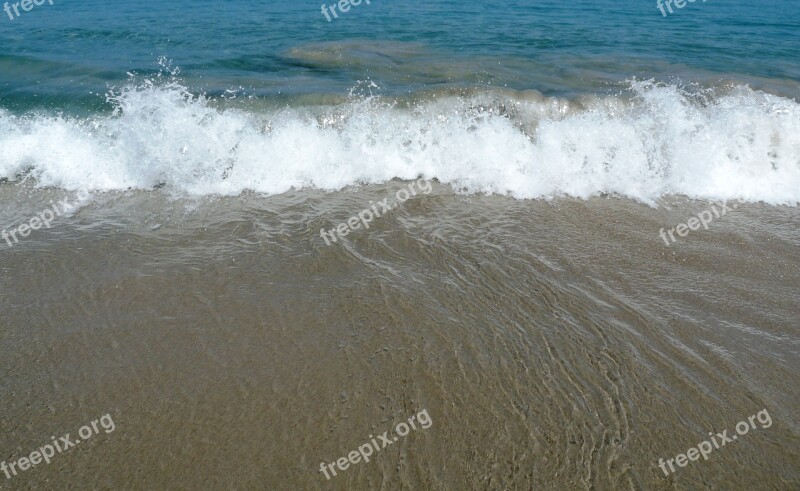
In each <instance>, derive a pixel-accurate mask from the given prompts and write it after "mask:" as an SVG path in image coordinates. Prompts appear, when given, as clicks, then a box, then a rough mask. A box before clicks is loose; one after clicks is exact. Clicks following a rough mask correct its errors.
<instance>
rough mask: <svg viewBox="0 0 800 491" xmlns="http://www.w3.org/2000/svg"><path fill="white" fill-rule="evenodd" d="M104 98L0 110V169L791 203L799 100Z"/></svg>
mask: <svg viewBox="0 0 800 491" xmlns="http://www.w3.org/2000/svg"><path fill="white" fill-rule="evenodd" d="M110 98H111V100H112V102H113V104H114V106H115V110H114V112H113V114H111V115H97V116H94V117H92V118H88V119H76V118H67V117H63V116H56V115H47V114H37V115H26V116H22V117H19V116H13V115H11V114H10V113H8V112H6V111H2V110H0V177H5V178H7V179H10V180H20V179H34V180H35V182H36V185H38V186H55V187H61V188H65V189H68V190H90V191H109V190H124V189H128V188H133V189H149V188H152V187H154V186H166V188H167V189H169V190H172V191H173V192H175V193H178V194H188V195H205V194H223V195H236V194H239V193H241V192H243V191H245V190H252V191H256V192H260V193H266V194H276V193H282V192H286V191H289V190H290V189H292V188H300V187H316V188H321V189H326V190H338V189H341V188H343V187H346V186H348V185H352V184H356V183H378V182H383V181H387V180H390V179H392V178H395V177H398V178H402V179H415V178H417V177H419V176H423V177H425V178H429V179H430V178H437V179H439V180H440V181H441V182H443V183H448V184H451V185H452V186H453V187H454V188H455V189H457V190H460V191H464V192H486V193H499V194H507V195H510V196H513V197H516V198H551V197H555V196H560V195H566V196H573V197H580V198H586V197H589V196H592V195H597V194H601V193H614V194H618V195H622V196H626V197H629V198H632V199H636V200H639V201H642V202H645V203H650V204H652V203H655V202H656V200H658V198H659V197H661V196H664V195H669V194H681V195H686V196H689V197H692V198H700V199H742V200H745V201H763V202H766V203H770V204H791V205H796V204H797V203H798V202H800V107H798V104H797V103H796V102H795V101H793V100H790V99H785V98H781V97H778V96H774V95H770V94H766V93H762V92H757V91H753V90H750V89H748V88H747V87H735V88H733V89H729V90H726V91H725V92H724V93H719V94H716V95H713V96H712V95H710V94H709V93H707V92H695V93H689V92H686V91H685V90H683V89H680V88H679V87H677V86H670V85H658V84H653V83H649V82H632V83H631V94H627V95H625V96H617V97H604V98H600V97H595V98H587V99H585V100H582V101H580V103H578V102H574V101H573V102H570V101H561V100H554V99H546V98H535V99H533V100H532V99H530V98H523V97H512V96H510V95H508V94H506V95H499V94H498V93H496V92H495V93H491V92H486V93H483V94H477V95H472V96H469V97H465V98H459V97H452V96H441V97H438V98H435V99H434V100H432V101H427V102H424V103H419V104H417V105H411V107H400V106H399V105H395V104H393V103H391V102H390V101H387V100H384V99H382V98H380V97H352V98H351V99H350V101H349V102H348V103H346V104H341V105H338V106H324V107H296V108H286V109H283V110H280V111H271V112H269V111H248V110H246V109H242V108H241V107H238V108H233V107H230V106H227V107H226V106H225V104H224V101H210V100H208V99H206V98H205V97H203V96H202V95H200V96H197V95H193V94H191V93H190V92H189V91H188V90H187V89H186V88H185V87H183V86H182V85H180V83H178V82H177V81H175V80H171V81H166V82H160V83H154V82H151V81H147V82H144V83H139V84H134V83H131V84H130V85H129V86H127V87H125V88H124V89H122V90H121V91H118V92H117V93H115V94H114V95H112V96H110Z"/></svg>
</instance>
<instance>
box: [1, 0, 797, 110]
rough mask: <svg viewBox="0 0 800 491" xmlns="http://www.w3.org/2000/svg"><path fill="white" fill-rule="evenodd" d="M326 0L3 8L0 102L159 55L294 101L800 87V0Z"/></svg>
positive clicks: (150, 0) (32, 101) (28, 97)
mask: <svg viewBox="0 0 800 491" xmlns="http://www.w3.org/2000/svg"><path fill="white" fill-rule="evenodd" d="M321 3H322V2H321V1H320V0H314V1H303V0H301V1H294V2H277V1H265V0H228V1H224V2H222V1H211V0H192V1H186V0H172V1H169V2H163V1H160V0H158V1H157V0H143V1H136V2H132V1H127V0H118V1H114V2H109V1H105V0H81V1H80V2H78V1H73V0H55V4H54V5H53V6H50V5H48V4H47V3H45V4H44V5H42V6H37V7H34V8H33V10H31V11H30V12H21V15H20V17H18V18H15V19H14V20H10V19H9V18H8V16H7V15H6V14H4V13H3V14H2V17H0V46H3V50H2V54H0V107H7V108H16V107H23V108H28V109H30V108H31V107H36V106H38V105H42V106H48V105H56V106H57V105H59V104H62V105H63V104H66V103H67V102H68V101H73V102H76V103H77V101H82V103H84V104H90V105H91V104H92V101H95V102H97V101H100V102H102V100H103V99H102V97H101V95H102V93H104V92H105V90H106V89H107V87H108V86H109V85H115V84H119V83H124V81H125V80H126V79H127V78H128V75H127V72H136V73H138V74H147V73H152V72H153V71H154V70H156V69H157V68H158V67H157V61H158V60H159V59H160V58H162V57H164V58H166V59H167V60H169V61H170V63H171V65H172V66H174V67H179V68H180V69H181V75H182V77H183V78H184V80H186V81H187V83H188V85H189V86H190V87H192V88H197V89H202V90H204V91H206V92H207V93H210V94H219V93H224V91H225V90H226V89H237V88H239V87H242V88H244V89H246V90H247V91H248V92H249V93H250V94H255V95H259V96H262V95H263V96H279V95H283V96H289V97H290V98H291V96H292V95H297V94H319V93H332V94H335V93H343V92H345V91H347V90H348V89H349V88H351V87H353V86H354V84H356V83H357V81H359V80H364V79H367V78H368V79H370V80H372V81H374V82H375V83H376V84H377V85H378V86H380V87H381V89H382V90H383V91H385V92H387V93H402V92H404V91H409V90H411V91H413V90H419V89H422V88H430V87H435V86H439V87H441V86H482V85H492V86H506V87H511V88H517V89H535V90H539V91H541V92H543V93H545V94H548V95H574V94H576V93H585V92H590V93H593V92H602V91H603V90H605V89H606V88H607V87H608V86H609V85H611V86H613V85H614V84H615V83H617V82H619V81H621V80H625V79H626V78H629V77H633V76H636V77H638V78H645V79H646V78H651V77H652V78H656V79H663V80H669V79H671V78H676V77H677V78H679V79H681V80H684V81H686V82H692V81H712V82H713V81H715V80H736V81H741V82H743V83H748V84H750V85H751V86H753V87H756V88H766V89H769V90H772V91H774V92H777V93H779V94H782V95H787V96H796V95H797V88H798V86H799V85H800V84H798V81H800V2H798V1H797V0H756V1H753V0H751V1H745V0H726V1H724V2H723V1H720V0H712V1H707V2H702V1H700V0H698V1H697V2H695V3H689V4H687V5H686V6H685V7H683V8H682V9H677V8H675V7H673V9H674V13H673V14H671V15H669V16H667V17H664V16H663V15H662V14H661V12H660V11H659V10H658V8H657V7H656V3H655V1H654V0H637V1H635V2H632V1H611V0H577V1H569V2H564V1H563V0H558V1H556V0H545V1H536V2H534V1H529V2H523V1H518V0H486V1H483V2H464V1H455V0H430V1H424V2H422V1H418V0H373V1H372V3H371V4H370V5H366V4H365V3H363V2H362V3H361V5H359V6H353V7H351V8H350V10H349V12H347V13H342V14H340V15H339V18H338V19H333V20H332V21H331V22H328V21H326V18H325V16H324V15H323V14H322V12H321V9H320V5H321ZM320 43H322V45H321V46H320ZM342 43H344V44H342ZM320 47H321V49H322V51H320V52H319V53H320V54H319V56H310V55H309V50H313V49H314V48H320ZM326 48H327V49H326ZM337 48H340V49H337ZM293 50H295V51H297V50H299V51H300V52H299V53H296V52H293ZM90 93H94V94H95V95H94V96H92V95H91V94H90Z"/></svg>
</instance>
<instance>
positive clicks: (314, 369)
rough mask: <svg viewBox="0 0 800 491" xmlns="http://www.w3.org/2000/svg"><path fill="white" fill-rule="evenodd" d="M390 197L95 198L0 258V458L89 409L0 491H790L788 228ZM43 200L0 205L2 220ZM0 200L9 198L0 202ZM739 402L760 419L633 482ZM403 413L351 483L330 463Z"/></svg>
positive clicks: (622, 204)
mask: <svg viewBox="0 0 800 491" xmlns="http://www.w3.org/2000/svg"><path fill="white" fill-rule="evenodd" d="M403 185H404V183H402V182H398V181H394V182H391V183H388V184H386V185H380V186H369V187H367V188H361V189H348V190H345V191H342V192H338V193H324V192H321V191H298V192H292V193H287V194H284V195H280V196H273V197H260V196H257V195H253V194H244V195H242V196H239V197H235V198H205V199H202V200H200V201H191V200H177V201H173V200H170V199H169V198H168V197H167V196H166V195H165V194H164V193H162V192H160V191H154V192H151V193H141V192H131V193H125V194H108V195H100V196H97V197H96V202H95V203H94V204H91V205H89V206H86V207H84V208H81V209H80V210H79V211H78V212H77V213H76V214H75V215H74V216H71V217H63V218H60V219H59V220H58V221H54V222H53V225H52V228H51V229H48V230H39V231H35V232H33V233H32V234H31V236H30V237H28V238H27V239H26V240H25V241H24V242H21V243H19V244H17V245H15V246H14V247H13V248H8V247H7V246H6V244H5V243H2V244H0V272H1V274H2V278H3V288H2V289H0V311H2V313H3V320H2V323H0V326H1V327H0V370H2V374H3V376H2V379H0V400H2V401H3V407H4V410H3V411H2V413H1V414H0V445H2V446H0V452H2V458H3V459H5V460H6V461H9V460H13V459H18V458H19V457H22V456H25V455H26V454H28V453H30V452H31V451H32V450H35V449H36V448H38V447H40V446H41V445H42V444H45V443H48V442H49V441H50V436H51V435H55V436H58V435H64V434H66V433H72V434H73V435H74V434H75V433H76V431H77V429H78V428H79V427H80V426H81V425H83V424H85V423H87V422H88V421H91V420H93V419H95V418H98V417H100V416H101V415H103V414H106V413H109V414H111V416H112V417H113V419H114V422H115V424H116V430H115V431H114V432H113V433H108V434H102V433H101V434H100V435H97V436H95V437H94V438H92V439H91V440H87V441H86V442H83V444H82V445H81V446H79V447H77V448H74V449H71V450H70V451H68V452H66V453H64V454H60V455H57V456H56V457H55V458H53V461H52V463H50V464H49V465H46V464H39V465H38V466H36V467H34V468H32V469H29V470H27V471H24V472H22V473H21V474H20V475H18V476H16V477H14V478H13V479H11V480H8V479H5V478H4V476H3V475H2V474H0V488H2V489H41V488H45V489H50V488H55V487H60V488H61V487H66V488H69V489H87V488H92V489H743V490H744V489H797V488H798V487H800V438H799V437H798V432H799V431H800V404H799V403H800V390H798V384H797V381H798V379H800V356H799V355H800V338H799V337H798V333H799V328H798V319H799V318H800V305H798V304H799V302H798V286H800V227H798V225H800V211H798V209H797V208H791V207H774V206H766V205H759V204H741V205H739V207H738V208H737V209H736V210H735V211H731V212H728V214H726V215H725V216H723V217H720V218H718V219H715V220H714V222H713V223H712V224H711V225H710V229H709V230H707V231H706V230H703V229H701V230H699V231H692V232H690V233H689V235H688V236H687V237H683V238H680V239H679V240H678V242H677V243H676V244H672V245H671V246H666V245H665V244H664V242H663V241H662V239H661V238H660V237H659V235H658V231H659V229H660V228H662V227H666V228H669V227H674V226H676V225H677V224H678V223H681V222H686V220H687V218H688V217H690V216H693V215H697V214H698V213H699V212H701V211H702V210H704V209H707V208H708V207H709V205H708V203H707V202H700V201H691V200H687V199H684V198H678V197H675V198H670V199H666V200H663V202H662V203H660V204H659V205H660V206H659V207H658V208H651V207H648V206H646V205H643V204H638V203H635V202H633V201H630V200H627V199H620V198H611V197H609V198H593V199H590V200H587V201H581V200H574V199H567V198H559V199H555V200H553V201H549V202H548V201H543V200H527V201H525V200H514V199H510V198H503V197H497V196H490V197H487V196H476V195H472V196H464V195H458V194H454V193H453V191H452V190H451V189H450V188H449V187H445V186H439V185H435V186H434V190H433V192H432V193H431V194H430V195H420V196H417V197H414V198H412V199H411V200H409V201H408V202H406V203H405V204H403V205H402V206H401V207H400V208H398V209H395V210H393V211H392V212H390V213H389V214H387V215H386V216H384V217H381V218H378V219H376V220H375V221H374V222H373V224H372V226H371V227H370V229H369V230H363V229H362V230H358V231H355V232H353V233H351V234H350V235H349V236H348V237H346V238H345V240H344V241H343V242H342V241H340V242H338V243H336V244H332V245H330V246H326V245H325V242H324V241H323V240H322V239H321V238H320V236H319V230H320V228H322V227H325V228H328V229H329V228H331V227H334V226H336V225H337V224H338V223H340V222H344V221H346V220H347V219H348V218H349V217H350V216H353V215H355V214H356V213H357V212H358V211H360V210H362V209H364V208H366V207H368V206H369V201H370V200H373V201H380V200H381V199H383V198H384V197H387V196H393V195H394V193H395V191H396V190H397V189H399V188H400V187H402V186H403ZM59 197H61V195H60V194H58V193H56V192H54V191H42V190H27V191H26V192H24V193H22V192H20V191H19V190H18V188H17V187H14V186H10V185H8V184H4V185H0V201H2V202H3V203H11V202H13V203H14V204H13V207H14V208H13V209H12V208H9V209H8V212H7V215H8V216H9V219H8V223H9V224H11V223H19V222H21V221H22V220H24V219H25V218H26V217H30V216H32V215H33V214H35V213H37V212H39V211H41V210H42V209H43V204H46V203H47V202H48V201H49V200H50V199H56V198H59ZM9 206H11V205H9ZM764 408H766V409H767V410H768V411H769V414H770V415H771V418H772V421H773V424H772V426H771V427H769V428H763V429H762V428H759V429H757V430H753V431H752V432H750V433H748V434H747V435H746V436H741V437H739V439H738V440H737V441H736V442H735V443H733V444H728V445H726V446H724V447H722V448H720V449H718V450H715V451H714V452H713V453H712V454H711V455H710V456H709V459H708V460H707V461H703V460H702V459H701V460H700V461H697V462H690V463H689V464H688V465H687V466H686V467H684V468H678V469H677V471H676V472H675V473H673V474H671V475H670V476H669V477H667V476H664V473H663V472H662V471H661V470H660V469H659V467H658V460H659V459H660V458H664V459H668V458H673V457H674V456H675V455H677V454H679V453H683V452H686V450H687V449H688V448H690V447H692V446H695V445H697V443H698V442H700V441H702V440H704V439H706V438H707V434H708V432H709V431H715V432H721V431H722V430H724V429H728V430H729V432H730V431H731V429H732V428H734V426H735V425H736V423H737V422H739V421H741V420H745V419H746V418H747V417H749V416H750V415H754V414H756V413H757V412H758V411H760V410H762V409H764ZM422 410H427V411H428V413H429V414H430V416H431V419H432V421H433V423H432V425H431V427H430V428H428V429H425V430H417V431H412V432H411V433H410V434H409V435H408V436H406V437H404V438H402V439H400V440H399V441H398V442H396V443H394V444H393V445H391V446H390V447H387V448H385V449H383V450H382V451H380V452H378V453H377V454H376V455H375V456H374V459H373V460H371V461H370V462H368V463H364V462H361V463H358V464H356V465H352V466H350V468H349V469H347V470H345V471H339V475H337V476H336V477H333V478H332V479H330V480H326V479H325V477H324V476H323V475H322V473H321V472H320V470H319V467H320V463H321V462H323V461H324V462H334V461H335V460H336V459H338V458H340V457H342V456H346V455H347V454H348V452H350V451H352V450H355V449H356V448H358V446H359V445H361V444H363V443H365V442H367V441H368V440H369V438H368V437H369V435H371V434H380V433H383V432H384V431H387V430H391V429H393V428H394V427H395V425H396V424H397V423H398V422H401V421H405V420H407V419H408V417H409V416H411V415H412V414H416V413H418V412H419V411H422Z"/></svg>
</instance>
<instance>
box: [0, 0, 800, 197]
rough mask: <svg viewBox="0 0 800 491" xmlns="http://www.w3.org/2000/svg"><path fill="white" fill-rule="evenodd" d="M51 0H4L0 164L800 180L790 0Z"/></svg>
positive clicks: (133, 179) (597, 180)
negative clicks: (22, 5) (10, 3)
mask: <svg viewBox="0 0 800 491" xmlns="http://www.w3.org/2000/svg"><path fill="white" fill-rule="evenodd" d="M54 1H55V4H54V5H52V6H51V5H48V4H47V3H45V4H44V5H41V6H36V7H34V8H33V9H32V10H31V11H30V12H22V13H21V15H20V16H19V17H18V18H15V19H13V20H11V19H9V18H8V16H5V17H3V16H4V15H5V14H3V13H0V45H1V46H3V51H2V54H0V182H2V181H10V182H11V183H17V184H18V183H23V182H25V183H33V184H34V185H36V186H55V187H62V188H65V189H70V190H79V189H88V190H97V191H114V190H127V189H151V188H153V187H159V188H160V187H164V186H166V187H167V189H168V190H171V191H173V192H175V193H178V194H187V193H188V194H195V195H198V194H199V195H205V194H228V195H236V194H239V193H242V192H244V191H248V190H249V191H256V192H260V193H266V194H274V193H283V192H287V191H289V190H291V189H296V188H301V187H318V188H324V189H331V190H336V189H342V188H343V187H346V186H348V185H351V184H356V183H372V182H383V181H386V180H389V179H392V178H395V177H399V178H403V179H415V178H417V177H420V176H425V177H428V178H436V179H439V181H440V182H443V183H449V184H452V185H453V187H454V188H457V189H461V190H467V191H479V192H487V193H498V194H505V195H511V196H514V197H518V198H539V197H552V196H559V195H569V196H576V197H588V196H593V195H598V194H604V193H614V194H618V195H622V196H627V197H630V198H633V199H637V200H641V201H644V202H648V203H655V202H657V201H658V200H659V198H660V197H662V196H664V195H669V194H683V195H686V196H690V197H696V198H703V199H705V198H708V199H712V198H713V199H742V200H749V201H764V202H767V203H771V204H797V203H798V202H800V56H798V55H799V54H800V15H799V14H800V2H798V1H797V0H758V1H744V0H726V1H724V2H723V1H721V0H711V1H707V2H703V1H700V0H697V1H695V2H693V3H687V4H686V5H685V6H684V7H683V8H681V9H677V8H676V7H673V10H674V12H673V13H672V14H670V15H669V16H667V17H665V16H663V15H662V14H661V12H660V11H659V9H658V8H657V6H656V2H655V0H636V1H635V2H632V1H616V2H614V1H610V0H592V1H589V0H577V1H564V0H558V1H555V0H545V1H538V2H521V1H519V0H502V1H501V0H486V1H484V2H464V1H455V0H431V1H426V2H421V1H416V0H372V2H371V4H370V5H367V4H366V3H365V2H362V3H361V4H360V5H359V6H353V7H351V8H350V10H349V11H348V12H347V13H340V14H339V16H338V18H335V19H332V21H331V22H328V21H327V20H326V17H325V15H323V13H322V11H321V8H320V7H321V2H320V0H315V1H313V2H312V1H294V2H275V1H264V0H247V1H244V0H229V1H224V2H223V1H210V0H192V1H185V0H175V1H169V2H164V1H155V0H142V1H136V2H133V1H119V0H118V1H115V2H109V1H107V0H104V1H101V0H82V1H80V2H78V1H72V0H54ZM327 5H331V3H329V4H327ZM9 185H13V184H9Z"/></svg>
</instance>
